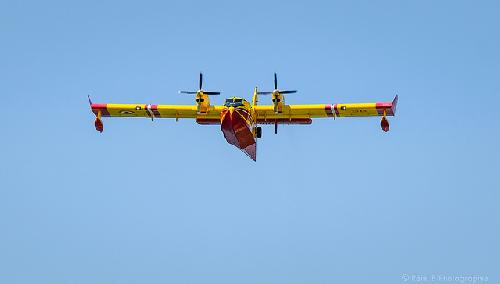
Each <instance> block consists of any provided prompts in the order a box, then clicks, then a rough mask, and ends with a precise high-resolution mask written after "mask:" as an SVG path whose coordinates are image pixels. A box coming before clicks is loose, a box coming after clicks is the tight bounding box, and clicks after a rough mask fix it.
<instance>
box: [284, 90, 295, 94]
mask: <svg viewBox="0 0 500 284" xmlns="http://www.w3.org/2000/svg"><path fill="white" fill-rule="evenodd" d="M296 92H297V90H291V91H280V94H293V93H296Z"/></svg>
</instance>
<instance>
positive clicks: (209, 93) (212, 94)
mask: <svg viewBox="0 0 500 284" xmlns="http://www.w3.org/2000/svg"><path fill="white" fill-rule="evenodd" d="M203 93H204V94H205V95H209V96H218V95H220V92H205V91H203Z"/></svg>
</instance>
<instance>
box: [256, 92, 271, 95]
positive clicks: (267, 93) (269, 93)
mask: <svg viewBox="0 0 500 284" xmlns="http://www.w3.org/2000/svg"><path fill="white" fill-rule="evenodd" d="M272 93H273V92H257V94H258V95H271V94H272Z"/></svg>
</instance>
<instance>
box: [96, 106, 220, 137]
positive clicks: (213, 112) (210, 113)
mask: <svg viewBox="0 0 500 284" xmlns="http://www.w3.org/2000/svg"><path fill="white" fill-rule="evenodd" d="M89 102H90V108H91V109H92V112H93V113H94V114H95V116H96V120H95V127H96V130H97V131H99V132H102V131H103V128H104V127H103V123H102V120H101V117H144V118H151V119H154V118H175V119H180V118H193V119H196V122H197V123H199V124H220V112H221V111H222V109H223V106H210V107H209V109H208V110H207V111H206V112H205V113H198V107H197V105H152V104H96V103H92V102H91V101H90V99H89Z"/></svg>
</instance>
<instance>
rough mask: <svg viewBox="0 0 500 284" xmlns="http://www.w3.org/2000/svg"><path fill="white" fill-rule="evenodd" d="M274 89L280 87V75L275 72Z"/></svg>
mask: <svg viewBox="0 0 500 284" xmlns="http://www.w3.org/2000/svg"><path fill="white" fill-rule="evenodd" d="M274 89H275V90H277V89H278V76H277V75H276V73H274Z"/></svg>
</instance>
